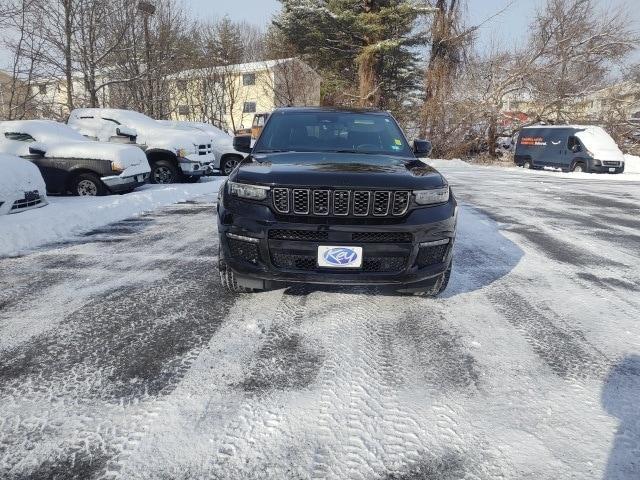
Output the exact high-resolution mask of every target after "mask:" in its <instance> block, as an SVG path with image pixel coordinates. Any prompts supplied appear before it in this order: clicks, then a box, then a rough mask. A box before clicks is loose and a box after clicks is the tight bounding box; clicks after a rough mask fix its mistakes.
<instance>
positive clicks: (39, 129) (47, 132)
mask: <svg viewBox="0 0 640 480" xmlns="http://www.w3.org/2000/svg"><path fill="white" fill-rule="evenodd" d="M0 130H2V132H3V134H6V133H25V134H27V135H30V136H32V137H33V138H34V139H35V140H36V141H37V142H44V143H47V142H60V140H62V139H66V140H73V141H75V142H78V141H82V142H88V141H90V140H88V139H87V138H85V137H83V136H82V135H81V134H80V133H79V132H77V131H75V130H74V129H73V128H71V127H69V126H68V125H65V124H64V123H59V122H54V121H53V120H13V121H6V122H0ZM3 137H4V135H3Z"/></svg>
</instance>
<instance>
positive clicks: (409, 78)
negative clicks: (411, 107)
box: [274, 0, 429, 109]
mask: <svg viewBox="0 0 640 480" xmlns="http://www.w3.org/2000/svg"><path fill="white" fill-rule="evenodd" d="M280 1H281V2H282V4H283V10H282V12H281V14H280V15H279V17H278V18H276V19H275V20H274V24H275V25H276V26H277V27H278V28H279V29H280V31H281V32H282V33H283V35H284V37H285V38H286V40H287V42H288V43H290V44H291V45H293V46H295V48H296V49H297V51H298V52H299V53H300V54H301V55H303V56H304V57H305V58H307V60H308V61H309V62H310V63H311V64H312V65H313V66H314V67H315V68H317V69H318V70H319V71H320V72H321V73H323V75H324V76H325V78H326V80H327V81H326V82H325V86H324V88H325V89H324V92H323V94H324V95H323V97H324V100H325V103H346V104H349V103H356V104H358V105H361V106H374V107H379V108H388V109H394V108H396V106H398V105H399V103H401V102H402V100H403V98H404V96H405V95H407V94H409V93H410V92H412V91H413V90H415V89H416V88H417V87H418V86H419V84H420V81H421V78H420V75H419V73H418V72H417V69H418V58H417V55H416V50H415V48H414V47H416V46H418V45H419V44H420V43H421V39H420V37H419V36H418V35H417V34H416V30H417V28H416V27H417V22H418V19H419V18H420V16H421V15H422V14H423V13H425V12H427V11H429V9H428V8H425V7H420V6H418V5H417V4H416V2H414V1H412V0H280Z"/></svg>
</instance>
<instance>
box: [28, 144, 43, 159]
mask: <svg viewBox="0 0 640 480" xmlns="http://www.w3.org/2000/svg"><path fill="white" fill-rule="evenodd" d="M46 153H47V149H46V148H45V146H44V145H42V144H40V143H34V144H33V145H31V146H30V147H29V154H30V155H40V156H41V157H44V156H45V154H46Z"/></svg>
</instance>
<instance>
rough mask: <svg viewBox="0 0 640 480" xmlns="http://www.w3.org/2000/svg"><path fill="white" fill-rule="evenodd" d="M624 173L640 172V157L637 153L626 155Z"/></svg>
mask: <svg viewBox="0 0 640 480" xmlns="http://www.w3.org/2000/svg"><path fill="white" fill-rule="evenodd" d="M624 173H640V157H638V156H636V155H625V156H624Z"/></svg>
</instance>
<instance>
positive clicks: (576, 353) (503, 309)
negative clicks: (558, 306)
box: [487, 285, 612, 381]
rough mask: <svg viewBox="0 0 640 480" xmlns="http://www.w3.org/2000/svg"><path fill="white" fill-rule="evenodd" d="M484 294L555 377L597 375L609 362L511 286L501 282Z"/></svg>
mask: <svg viewBox="0 0 640 480" xmlns="http://www.w3.org/2000/svg"><path fill="white" fill-rule="evenodd" d="M487 297H488V299H489V301H490V302H491V303H492V305H493V307H494V309H495V310H496V311H497V312H499V313H500V314H501V315H502V316H503V317H504V318H506V319H507V321H508V322H509V323H510V324H511V325H513V327H515V328H516V329H517V330H519V331H520V332H521V333H522V334H523V335H524V337H525V338H526V340H527V342H528V343H529V345H530V346H531V348H532V349H533V351H534V352H535V353H536V355H538V357H539V358H540V359H541V360H542V361H543V362H544V363H545V364H546V365H547V366H548V367H549V368H550V369H551V370H552V371H553V372H554V373H555V374H556V375H558V376H559V377H561V378H564V379H567V380H573V381H577V380H584V379H586V378H589V377H595V378H600V377H602V376H603V375H604V374H605V373H606V371H607V370H608V369H609V367H610V366H611V364H612V362H611V361H610V360H609V359H608V358H607V357H606V356H605V355H604V354H603V353H602V352H600V351H599V350H598V349H597V348H596V347H595V346H594V345H592V344H590V343H589V342H588V341H587V340H586V338H585V337H584V335H583V334H582V333H581V332H579V331H576V330H570V329H568V328H566V327H565V326H564V325H563V324H564V322H563V321H562V319H561V318H559V317H558V316H557V315H556V314H554V313H553V312H552V311H551V310H549V309H547V308H538V307H536V306H534V305H533V304H531V303H530V302H529V301H528V300H527V299H526V298H525V297H524V296H522V295H521V294H520V293H518V292H517V291H516V290H515V289H514V288H512V287H509V286H506V285H501V286H500V287H498V288H495V289H493V290H492V291H490V292H489V293H488V294H487Z"/></svg>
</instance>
